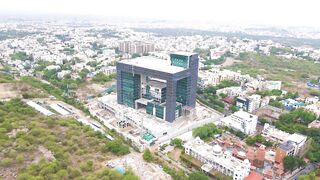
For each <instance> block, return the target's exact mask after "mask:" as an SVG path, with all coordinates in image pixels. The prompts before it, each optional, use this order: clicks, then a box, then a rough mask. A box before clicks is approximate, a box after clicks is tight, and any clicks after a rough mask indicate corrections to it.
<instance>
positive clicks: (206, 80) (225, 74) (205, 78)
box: [198, 69, 245, 87]
mask: <svg viewBox="0 0 320 180" xmlns="http://www.w3.org/2000/svg"><path fill="white" fill-rule="evenodd" d="M198 76H199V85H200V86H201V87H206V86H209V85H212V86H216V85H218V84H219V83H220V82H221V81H224V80H233V81H240V80H241V79H243V78H245V77H244V76H243V75H241V74H240V73H238V72H234V71H230V70H220V69H211V70H207V71H199V74H198Z"/></svg>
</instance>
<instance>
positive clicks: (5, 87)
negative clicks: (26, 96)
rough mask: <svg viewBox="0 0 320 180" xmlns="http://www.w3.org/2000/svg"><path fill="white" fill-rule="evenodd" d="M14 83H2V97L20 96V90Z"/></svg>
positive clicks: (0, 94) (0, 88)
mask: <svg viewBox="0 0 320 180" xmlns="http://www.w3.org/2000/svg"><path fill="white" fill-rule="evenodd" d="M14 86H15V85H14V84H11V83H2V84H0V99H11V98H15V97H18V96H19V91H18V90H14Z"/></svg>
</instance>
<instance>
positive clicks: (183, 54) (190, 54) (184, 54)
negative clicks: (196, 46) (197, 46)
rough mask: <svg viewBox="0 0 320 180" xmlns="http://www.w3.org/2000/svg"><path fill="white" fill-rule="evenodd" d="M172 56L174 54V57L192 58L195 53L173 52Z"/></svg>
mask: <svg viewBox="0 0 320 180" xmlns="http://www.w3.org/2000/svg"><path fill="white" fill-rule="evenodd" d="M172 54H176V55H182V56H192V55H195V54H197V53H193V52H185V51H179V52H174V53H172Z"/></svg>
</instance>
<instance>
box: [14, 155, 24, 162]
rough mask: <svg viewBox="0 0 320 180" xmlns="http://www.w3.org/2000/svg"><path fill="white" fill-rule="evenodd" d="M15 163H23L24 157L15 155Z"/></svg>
mask: <svg viewBox="0 0 320 180" xmlns="http://www.w3.org/2000/svg"><path fill="white" fill-rule="evenodd" d="M16 161H17V162H18V163H22V162H23V161H24V156H23V154H19V155H17V157H16Z"/></svg>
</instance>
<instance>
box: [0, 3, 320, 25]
mask: <svg viewBox="0 0 320 180" xmlns="http://www.w3.org/2000/svg"><path fill="white" fill-rule="evenodd" d="M0 12H5V13H10V14H12V13H19V14H21V13H34V14H37V13H41V14H43V13H49V14H70V15H98V16H123V17H139V18H141V17H146V18H155V19H172V20H185V19H188V20H205V21H213V22H220V23H233V24H266V25H295V26H316V27H320V0H0Z"/></svg>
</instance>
